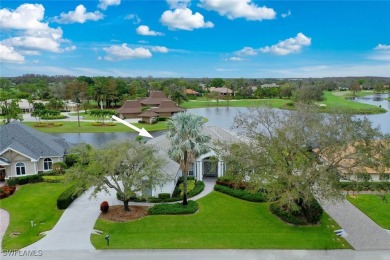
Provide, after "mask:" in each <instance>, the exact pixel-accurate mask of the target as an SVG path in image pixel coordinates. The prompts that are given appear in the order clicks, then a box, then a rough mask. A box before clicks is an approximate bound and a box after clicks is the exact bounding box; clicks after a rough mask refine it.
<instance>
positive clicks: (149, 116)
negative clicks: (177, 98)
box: [139, 110, 158, 124]
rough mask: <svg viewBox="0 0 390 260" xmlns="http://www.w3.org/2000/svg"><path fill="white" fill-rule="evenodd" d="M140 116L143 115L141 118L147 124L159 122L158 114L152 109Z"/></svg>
mask: <svg viewBox="0 0 390 260" xmlns="http://www.w3.org/2000/svg"><path fill="white" fill-rule="evenodd" d="M139 117H141V120H142V121H144V122H145V123H146V124H153V123H156V122H157V118H158V114H157V113H156V112H153V111H151V110H147V111H145V112H143V113H142V114H140V115H139Z"/></svg>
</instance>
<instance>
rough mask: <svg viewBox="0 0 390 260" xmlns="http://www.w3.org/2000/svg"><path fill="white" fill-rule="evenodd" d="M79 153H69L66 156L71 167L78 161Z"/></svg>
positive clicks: (66, 161) (66, 160)
mask: <svg viewBox="0 0 390 260" xmlns="http://www.w3.org/2000/svg"><path fill="white" fill-rule="evenodd" d="M77 159H78V155H77V154H75V153H71V154H67V155H66V156H65V163H66V165H67V166H68V167H69V168H70V167H72V166H73V165H74V164H75V163H77Z"/></svg>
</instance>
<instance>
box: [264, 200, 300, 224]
mask: <svg viewBox="0 0 390 260" xmlns="http://www.w3.org/2000/svg"><path fill="white" fill-rule="evenodd" d="M269 209H270V211H271V212H272V213H273V214H275V215H276V216H278V217H279V218H281V219H282V220H283V221H286V222H287V223H291V224H294V225H306V224H307V222H306V221H305V220H304V219H303V218H302V217H301V216H299V215H298V216H296V215H294V214H291V213H290V212H288V211H286V210H284V209H282V208H280V207H279V206H278V205H277V204H276V203H271V204H270V206H269Z"/></svg>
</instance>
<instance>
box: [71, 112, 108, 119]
mask: <svg viewBox="0 0 390 260" xmlns="http://www.w3.org/2000/svg"><path fill="white" fill-rule="evenodd" d="M69 115H70V116H77V112H74V113H69ZM110 118H111V116H106V117H105V120H107V121H109V120H110ZM80 119H85V120H96V117H94V116H91V115H90V114H89V112H88V113H85V112H80ZM99 119H100V118H99Z"/></svg>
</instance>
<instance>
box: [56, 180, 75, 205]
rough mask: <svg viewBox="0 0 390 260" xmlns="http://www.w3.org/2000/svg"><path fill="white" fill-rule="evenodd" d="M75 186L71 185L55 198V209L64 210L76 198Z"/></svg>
mask: <svg viewBox="0 0 390 260" xmlns="http://www.w3.org/2000/svg"><path fill="white" fill-rule="evenodd" d="M76 189H77V187H76V185H72V186H70V187H69V188H67V189H66V190H64V191H63V192H62V193H61V194H60V196H58V198H57V208H58V209H66V208H67V207H69V205H70V204H71V203H72V202H73V201H74V200H75V199H76V198H77V194H76Z"/></svg>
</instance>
